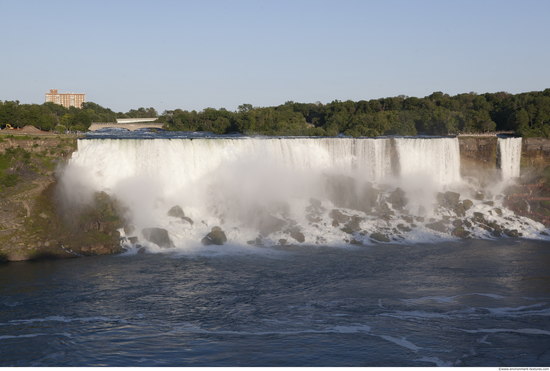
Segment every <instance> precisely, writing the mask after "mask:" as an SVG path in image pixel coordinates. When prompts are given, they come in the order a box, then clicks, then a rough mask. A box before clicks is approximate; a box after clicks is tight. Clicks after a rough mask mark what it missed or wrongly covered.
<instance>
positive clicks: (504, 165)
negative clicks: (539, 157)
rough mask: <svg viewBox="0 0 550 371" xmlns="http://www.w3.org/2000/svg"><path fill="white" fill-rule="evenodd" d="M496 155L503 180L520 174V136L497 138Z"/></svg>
mask: <svg viewBox="0 0 550 371" xmlns="http://www.w3.org/2000/svg"><path fill="white" fill-rule="evenodd" d="M498 156H499V162H500V172H501V175H502V180H503V181H509V180H512V179H514V178H518V177H519V175H520V161H521V138H498Z"/></svg>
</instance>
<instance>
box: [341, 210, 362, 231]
mask: <svg viewBox="0 0 550 371" xmlns="http://www.w3.org/2000/svg"><path fill="white" fill-rule="evenodd" d="M363 220H365V219H364V218H361V217H360V216H357V215H354V216H352V217H351V220H350V221H348V222H347V223H346V225H345V226H344V228H342V231H343V232H346V233H349V234H353V233H357V232H359V231H360V230H361V225H360V224H361V222H362V221H363Z"/></svg>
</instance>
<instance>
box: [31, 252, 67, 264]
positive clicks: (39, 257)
mask: <svg viewBox="0 0 550 371" xmlns="http://www.w3.org/2000/svg"><path fill="white" fill-rule="evenodd" d="M59 259H63V258H62V257H60V256H59V255H58V254H54V253H51V252H47V251H40V252H37V253H35V254H32V255H31V256H30V257H29V259H28V261H30V262H40V261H45V260H59Z"/></svg>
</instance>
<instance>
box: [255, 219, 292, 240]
mask: <svg viewBox="0 0 550 371" xmlns="http://www.w3.org/2000/svg"><path fill="white" fill-rule="evenodd" d="M286 224H287V223H286V221H284V220H283V219H279V218H277V217H275V216H273V215H270V214H264V215H263V216H262V217H261V218H260V220H259V223H258V230H259V231H260V234H261V235H262V236H263V237H267V236H269V235H270V234H271V233H275V232H280V231H281V230H282V229H283V228H284V227H285V226H286Z"/></svg>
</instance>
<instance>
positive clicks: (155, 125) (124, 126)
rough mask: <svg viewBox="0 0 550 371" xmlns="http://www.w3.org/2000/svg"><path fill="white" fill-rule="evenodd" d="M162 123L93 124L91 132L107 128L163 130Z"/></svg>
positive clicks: (90, 128)
mask: <svg viewBox="0 0 550 371" xmlns="http://www.w3.org/2000/svg"><path fill="white" fill-rule="evenodd" d="M162 125H163V124H162V123H154V122H145V123H117V122H92V124H91V125H90V127H89V128H88V130H89V131H96V130H99V129H105V128H121V129H128V130H130V131H134V130H138V129H162Z"/></svg>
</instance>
